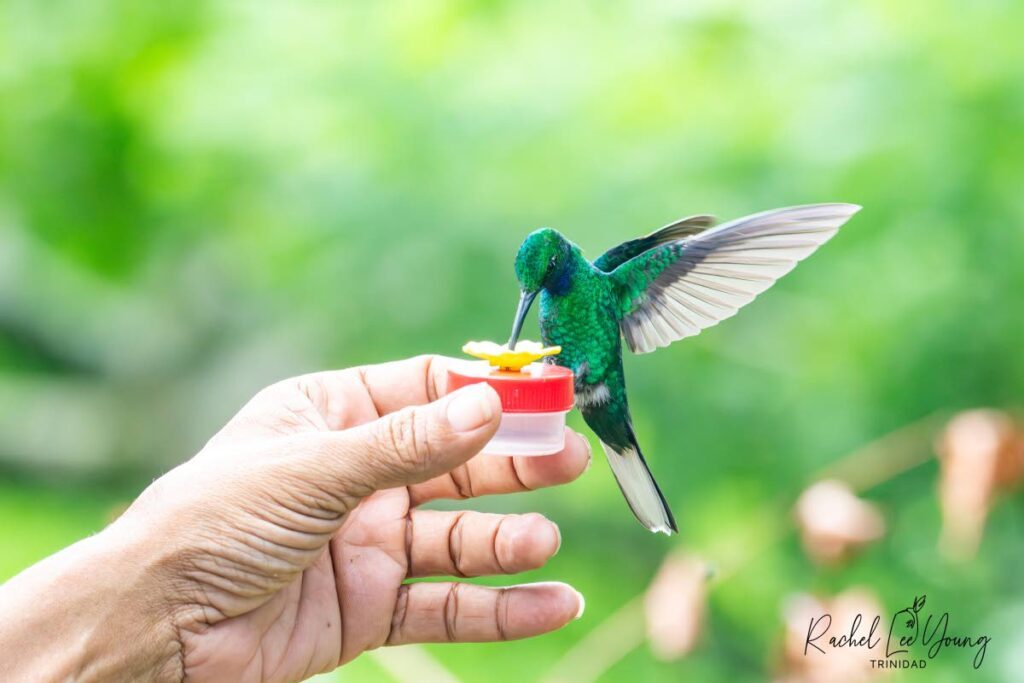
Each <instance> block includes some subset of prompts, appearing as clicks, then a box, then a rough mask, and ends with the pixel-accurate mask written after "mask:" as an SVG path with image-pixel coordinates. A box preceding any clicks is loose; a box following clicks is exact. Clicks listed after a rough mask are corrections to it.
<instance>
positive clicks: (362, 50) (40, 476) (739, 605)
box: [0, 0, 1024, 681]
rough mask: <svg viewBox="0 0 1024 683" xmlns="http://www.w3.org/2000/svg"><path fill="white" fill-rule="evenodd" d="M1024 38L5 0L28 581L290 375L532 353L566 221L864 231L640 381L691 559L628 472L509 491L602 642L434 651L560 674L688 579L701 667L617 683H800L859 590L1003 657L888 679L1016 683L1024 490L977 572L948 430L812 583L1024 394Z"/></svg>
mask: <svg viewBox="0 0 1024 683" xmlns="http://www.w3.org/2000/svg"><path fill="white" fill-rule="evenodd" d="M1022 30H1024V3H1019V2H1012V0H981V1H978V2H951V1H945V0H938V1H936V0H930V1H928V2H925V1H923V0H907V1H904V2H899V3H893V2H888V1H885V0H869V1H866V2H858V3H839V2H833V3H819V2H810V1H808V0H783V1H780V2H771V3H759V2H735V1H734V2H718V1H713V0H698V1H696V2H668V1H667V0H661V1H652V2H638V3H612V2H601V1H598V2H564V3H558V2H538V1H536V0H533V1H530V0H527V1H525V2H487V1H476V2H472V1H464V2H450V3H449V2H435V1H429V0H424V1H417V2H394V3H360V2H351V3H329V2H316V1H313V2H305V3H289V2H277V1H268V2H249V3H246V2H231V1H221V2H218V1H203V2H201V1H197V0H177V1H176V2H167V3H154V2H149V3H146V2H138V1H129V0H123V1H121V0H94V1H91V2H83V1H79V0H55V1H54V2H46V3H40V2H32V1H30V0H0V468H2V469H0V472H2V474H0V529H2V532H0V578H5V577H8V576H11V575H12V574H14V573H16V572H17V571H19V570H20V569H22V568H23V567H25V566H27V565H28V564H30V563H31V562H33V561H35V560H37V559H39V558H40V557H42V556H45V555H46V554H48V553H50V552H52V551H54V550H56V549H57V548H59V547H61V546H62V545H64V544H67V543H69V542H71V541H73V540H74V539H76V538H79V537H81V536H83V535H86V534H89V533H91V532H94V531H96V530H98V529H100V528H101V527H102V526H103V525H104V524H105V522H106V520H107V519H108V518H109V516H110V515H111V514H113V513H112V511H113V510H115V509H116V508H117V506H118V505H120V504H121V503H123V502H124V501H126V500H130V499H131V497H132V496H133V495H134V494H135V493H136V492H137V491H138V490H139V489H140V487H142V486H144V485H145V483H146V482H148V481H149V480H150V479H151V478H152V477H153V476H155V475H157V474H158V473H160V472H161V471H164V470H165V469H166V468H168V467H170V466H172V465H173V464H174V463H177V462H180V461H181V460H183V459H185V458H188V457H189V456H190V455H191V454H192V453H194V452H195V451H196V450H197V449H198V448H200V447H201V446H202V444H203V443H204V441H205V439H206V438H208V437H209V436H210V435H211V434H212V433H213V432H214V431H215V430H216V429H217V428H218V426H219V425H221V424H222V423H223V422H224V421H225V420H226V419H227V418H228V417H229V416H230V415H231V414H232V413H233V412H234V411H235V410H236V409H237V408H238V407H239V406H240V405H241V404H242V403H243V402H244V401H245V400H246V399H247V397H249V396H250V395H251V394H252V393H253V392H255V391H256V390H257V389H258V388H260V387H262V386H264V385H266V384H267V383H270V382H272V381H274V380H276V379H279V378H282V377H285V376H288V375H291V374H295V373H301V372H306V371H311V370H316V369H322V368H330V367H340V366H348V365H352V364H357V363H368V362H376V361H383V360H387V359H391V358H397V357H404V356H410V355H414V354H419V353H424V352H440V353H447V354H457V353H458V349H459V347H460V346H461V344H462V343H463V342H464V341H465V340H467V339H470V338H490V339H497V340H501V339H503V338H504V335H505V334H507V328H508V325H509V323H510V321H511V315H512V312H513V308H514V306H515V301H516V296H517V291H516V286H515V282H514V277H513V273H512V267H511V266H512V258H513V255H514V251H515V249H516V247H517V246H518V243H519V241H520V240H521V239H522V238H523V236H524V235H525V234H526V233H527V232H528V231H530V230H532V229H534V228H536V227H539V226H542V225H550V226H553V227H556V228H558V229H560V230H562V231H563V232H564V233H566V234H567V235H568V236H569V237H570V238H572V239H574V240H575V241H576V242H577V243H578V244H579V245H580V246H581V247H583V249H584V250H585V252H586V253H587V255H588V256H590V257H591V258H593V257H595V256H597V255H598V254H600V253H601V251H602V250H603V249H605V248H607V247H609V246H611V245H613V244H616V243H618V242H620V241H623V240H625V239H628V238H631V237H634V236H637V235H639V234H642V233H645V232H648V231H649V230H651V229H653V228H655V227H657V226H659V225H661V224H663V223H665V222H668V221H669V220H671V219H674V218H677V217H679V216H681V215H684V214H688V213H700V212H708V213H714V214H716V215H717V216H719V217H720V218H723V219H728V218H732V217H736V216H740V215H743V214H746V213H750V212H754V211H759V210H763V209H767V208H773V207H776V206H784V205H789V204H799V203H810V202H817V201H849V202H855V203H858V204H862V205H863V206H864V210H863V211H862V212H861V213H860V214H859V215H857V216H856V217H855V218H854V219H853V220H852V221H851V222H850V224H849V226H848V227H847V228H845V229H844V230H843V231H841V232H840V233H839V235H838V236H837V237H836V238H835V239H834V240H833V241H832V242H830V243H829V244H827V245H826V246H825V247H824V248H823V249H822V250H821V251H820V252H819V253H818V254H816V255H815V256H814V257H812V258H811V259H809V260H808V261H807V262H806V263H804V264H802V265H801V266H800V267H799V268H798V269H797V270H796V271H795V272H794V273H793V274H792V275H790V276H788V277H787V278H785V280H784V281H783V282H781V283H780V284H779V285H778V286H776V287H775V288H773V289H772V290H771V291H770V292H768V293H767V294H765V295H764V296H762V297H760V298H759V299H758V300H757V301H756V302H755V303H753V304H751V305H750V306H749V307H748V308H747V309H745V310H744V311H743V312H742V313H741V314H740V315H738V316H737V317H736V318H734V319H731V320H729V321H727V322H725V323H723V324H722V325H720V326H718V327H715V328H712V329H710V330H708V331H706V332H704V333H703V334H701V335H700V336H699V337H697V338H694V339H690V340H687V341H685V342H683V343H680V344H678V345H675V346H673V347H672V348H669V349H664V350H661V351H659V352H658V353H656V354H653V355H647V356H641V357H630V358H627V360H626V370H627V376H628V380H629V386H630V395H631V401H632V406H633V411H634V414H635V420H636V426H637V430H638V433H639V435H640V439H641V443H642V444H644V446H645V449H646V452H647V453H648V457H649V460H650V462H651V465H652V467H653V469H654V471H655V473H656V474H657V475H658V478H659V480H660V481H661V483H662V485H663V488H664V489H665V491H666V494H667V497H668V498H669V499H670V501H671V502H672V503H673V506H674V508H675V512H676V516H677V518H678V519H679V523H680V530H681V533H680V535H679V536H678V537H676V538H673V539H671V540H667V539H666V538H664V537H661V536H658V537H654V536H651V535H649V534H647V533H646V532H645V531H643V530H642V529H641V528H640V527H639V526H638V525H637V524H636V523H635V522H634V520H633V519H632V517H631V515H630V514H629V512H628V510H627V509H626V507H625V505H624V504H623V502H622V501H621V499H620V497H619V493H618V490H617V488H616V486H615V484H614V483H613V480H612V478H611V475H610V473H609V472H608V470H607V468H606V467H605V466H604V465H603V463H598V465H597V466H595V467H594V468H592V469H591V470H590V471H589V472H588V473H587V475H586V476H585V477H583V478H582V479H581V480H580V481H579V482H577V483H574V484H572V485H571V486H568V487H564V488H561V489H558V490H551V491H544V492H537V493H530V494H527V495H517V496H511V497H503V498H501V499H490V500H481V501H479V502H478V503H477V504H478V505H479V506H480V507H481V508H486V509H492V510H509V511H511V510H540V511H542V512H544V513H545V514H547V515H549V516H550V517H552V518H553V519H554V520H556V521H557V522H558V523H559V524H560V525H561V528H562V533H563V536H564V539H565V540H564V544H563V547H562V550H561V552H560V553H559V555H558V556H556V557H555V558H554V559H553V560H552V562H551V563H550V564H549V565H548V567H546V568H545V569H543V570H541V571H537V572H534V573H533V574H532V575H530V576H529V577H528V578H530V579H535V580H540V579H548V578H559V579H563V580H567V581H570V582H571V583H573V584H574V585H576V586H577V587H578V588H579V589H580V590H581V591H582V592H583V593H584V594H585V595H586V597H587V613H586V615H585V617H584V618H583V619H582V620H581V621H579V622H575V623H573V624H572V625H570V626H569V627H567V628H566V629H564V630H563V631H561V632H559V633H557V634H553V635H549V636H546V637H543V638H539V639H536V640H533V641H527V642H520V643H512V644H503V645H480V646H452V647H433V646H432V647H429V648H426V650H425V653H426V655H427V656H429V657H432V658H434V659H435V660H436V662H437V663H438V664H439V665H440V666H443V667H444V668H445V669H447V670H448V671H449V672H451V673H452V674H453V675H455V676H457V677H460V678H462V679H464V680H493V681H523V680H535V679H539V678H541V677H543V676H544V675H545V674H547V673H548V672H550V671H551V670H552V667H553V666H555V665H556V662H558V660H559V659H560V657H561V656H563V654H564V653H565V652H566V651H568V650H570V649H571V648H572V647H574V645H577V644H578V643H580V642H582V639H583V638H585V637H586V636H587V634H588V633H590V632H591V631H592V629H594V628H595V627H598V625H599V624H602V622H603V621H604V620H605V619H606V618H607V617H608V616H609V615H612V614H614V613H615V612H616V610H617V609H619V608H620V607H621V606H622V605H624V604H627V603H628V601H630V600H631V599H632V598H633V597H635V596H636V595H638V594H640V593H641V592H642V591H643V590H644V588H645V586H646V585H647V584H648V582H649V581H650V579H651V576H652V575H653V573H654V571H655V570H656V568H657V567H658V564H659V561H660V559H661V558H662V557H663V555H664V554H665V553H666V552H667V551H668V550H669V549H672V548H686V549H689V550H691V551H693V552H697V553H701V554H702V555H703V556H704V557H706V558H707V559H708V560H710V561H711V562H712V563H715V564H721V565H723V566H728V567H730V568H731V569H730V573H729V575H728V576H727V577H725V578H723V580H721V581H720V582H718V583H716V584H714V585H713V588H712V589H711V592H710V606H709V613H708V623H707V625H706V629H705V630H706V632H705V634H704V637H703V639H702V642H701V645H700V647H699V648H698V649H697V650H696V651H695V652H694V653H693V654H692V655H691V656H689V657H687V658H685V659H683V660H681V661H679V662H675V663H663V662H658V661H657V660H656V659H654V658H653V657H652V656H651V655H650V654H649V652H648V649H647V648H646V647H645V646H644V645H643V644H640V645H639V647H628V648H626V649H627V650H628V652H627V654H626V655H625V656H624V658H622V659H621V660H619V661H617V662H615V663H614V664H613V665H612V666H611V668H609V669H608V670H607V671H605V672H604V673H603V680H626V679H630V680H633V679H640V680H651V681H670V680H671V681H674V680H684V679H685V680H723V679H726V678H728V679H730V680H733V681H762V680H767V679H769V678H770V677H771V676H772V675H773V672H774V671H775V670H776V667H777V664H778V661H779V656H780V655H779V651H780V647H781V640H782V633H783V631H782V623H783V622H782V616H781V613H782V606H783V605H784V604H785V600H786V598H787V596H789V595H791V594H793V593H795V592H798V591H819V592H823V593H830V592H835V591H839V590H842V589H844V588H846V587H849V586H854V585H860V586H866V587H868V588H870V589H871V590H873V591H875V592H876V593H877V594H878V595H879V596H880V599H881V600H882V602H883V604H884V605H885V607H886V608H887V609H888V610H890V611H895V610H897V609H899V608H901V607H903V606H904V604H905V603H907V602H908V601H909V600H910V599H912V597H913V596H914V595H916V594H920V593H927V594H928V596H929V597H928V600H929V603H930V604H934V605H935V607H936V608H938V607H944V608H945V609H948V610H949V612H950V617H951V621H952V622H953V625H954V627H955V630H960V631H964V632H987V633H989V634H991V635H992V637H993V642H992V644H991V645H990V647H989V650H988V656H987V658H986V661H985V664H984V666H983V667H982V668H981V670H979V671H977V672H975V671H973V670H972V669H970V666H969V663H970V657H969V656H965V655H963V654H960V653H947V654H945V655H940V656H939V657H938V658H937V659H936V660H934V661H933V662H932V663H931V664H930V666H929V669H928V671H927V672H926V673H919V672H910V673H907V674H906V675H905V676H892V677H890V679H889V680H907V681H911V680H949V681H956V680H985V681H989V680H990V681H1010V680H1021V679H1022V678H1024V654H1022V652H1024V642H1022V638H1024V637H1022V635H1021V629H1020V623H1021V618H1022V616H1024V586H1022V584H1021V582H1020V566H1021V564H1022V562H1024V544H1022V543H1021V534H1022V531H1024V522H1022V520H1024V517H1022V513H1024V503H1022V501H1021V499H1020V498H1019V497H1015V498H1014V497H1011V498H1004V499H1002V500H1001V501H1000V502H998V503H997V505H996V506H995V508H994V509H993V511H992V515H991V518H990V520H989V526H988V530H987V534H986V536H985V539H984V541H983V543H982V546H981V549H980V552H979V553H978V556H977V557H976V558H975V559H974V560H973V561H971V562H968V563H960V564H951V563H949V562H947V561H946V560H944V559H943V558H942V556H941V555H940V554H939V553H938V551H937V550H936V539H937V537H938V533H939V521H940V518H939V507H938V502H937V500H936V495H935V482H936V479H937V473H938V466H937V463H936V462H935V461H934V460H933V459H930V458H929V451H930V449H931V447H932V444H931V437H930V436H927V435H926V437H925V438H921V439H918V440H917V441H915V442H914V445H912V446H911V447H910V449H911V450H913V449H917V450H918V451H920V452H919V453H916V454H910V455H911V456H912V457H919V458H920V459H921V460H922V463H923V464H921V465H920V466H918V467H915V468H913V469H911V470H909V471H908V472H906V473H904V474H901V475H899V476H897V477H895V478H892V479H890V480H888V481H887V482H885V483H883V484H882V485H879V486H876V487H873V488H871V489H870V490H868V491H867V492H865V496H866V497H867V498H868V499H870V500H873V501H876V502H878V503H879V504H880V506H881V508H882V509H883V511H884V512H885V514H886V517H887V521H888V524H889V533H888V535H887V536H886V538H885V539H884V540H883V541H881V542H880V543H878V544H876V545H875V546H873V547H872V548H870V549H868V551H867V552H866V553H865V554H864V555H862V556H861V557H860V558H858V559H857V560H856V561H855V562H853V563H851V564H849V565H847V566H846V567H844V568H841V569H837V570H821V569H818V568H816V567H815V565H813V564H811V563H810V562H809V561H808V560H807V559H806V558H805V557H804V554H803V552H802V550H801V548H800V546H799V544H798V543H797V541H796V540H795V536H794V535H793V534H792V533H790V532H789V531H788V527H789V525H790V521H789V512H788V510H789V506H790V505H791V504H792V501H793V500H794V499H795V497H796V495H797V494H798V493H799V491H800V490H801V488H802V487H803V486H804V485H806V484H807V483H809V482H810V481H812V480H813V479H814V478H815V476H816V475H817V473H819V472H820V471H821V470H822V468H824V467H826V466H828V465H829V464H830V463H832V462H834V461H836V460H837V459H839V458H841V457H843V456H845V455H847V454H849V453H851V452H855V451H857V449H859V448H860V447H862V446H864V445H865V444H868V443H871V442H872V441H874V440H875V439H878V438H879V437H882V436H884V435H885V434H887V433H889V432H891V431H893V430H896V429H899V428H901V427H902V426H904V425H907V424H910V423H914V422H915V421H917V420H920V419H922V418H927V416H930V415H935V414H944V413H946V412H949V411H954V410H956V409H958V408H962V407H967V406H976V405H993V406H1001V407H1012V406H1013V405H1015V404H1016V403H1017V402H1018V401H1019V400H1020V397H1021V395H1022V393H1024V353H1022V352H1021V348H1020V346H1021V342H1020V340H1021V338H1022V336H1024V315H1022V298H1021V296H1022V294H1024V268H1022V265H1024V233H1022V230H1021V223H1022V219H1024V193H1022V191H1021V189H1022V179H1024V134H1022V130H1024V128H1022V124H1024V41H1021V40H1020V33H1021V31H1022ZM526 336H527V337H530V338H536V336H537V333H536V323H535V321H531V323H530V326H529V327H528V328H527V333H526ZM573 420H575V423H574V424H575V426H576V427H578V428H580V427H581V426H582V423H581V422H580V421H579V420H578V417H577V416H573ZM904 455H906V454H904ZM764 538H778V539H779V540H778V541H775V542H772V543H768V544H766V545H764V547H761V546H760V545H758V544H757V543H755V541H760V540H763V539H764ZM637 627H638V628H639V626H637ZM624 637H625V639H626V641H631V640H633V639H634V638H636V634H635V633H632V632H630V633H627V634H625V636H624ZM638 640H639V639H638ZM382 661H383V660H375V659H373V658H371V657H366V658H362V659H361V660H359V661H357V662H356V663H355V664H353V665H352V666H350V667H348V668H346V669H343V670H342V671H341V672H340V673H339V674H335V676H336V677H337V679H338V680H355V681H358V680H378V679H380V678H381V677H386V676H388V675H392V674H389V673H387V671H386V667H385V666H383V665H382V664H381V662H382ZM569 673H570V674H571V673H572V672H569ZM968 675H969V677H968ZM581 677H582V673H581ZM569 678H570V679H571V678H572V676H569ZM330 680H334V678H330Z"/></svg>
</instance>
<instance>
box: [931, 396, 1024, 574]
mask: <svg viewBox="0 0 1024 683" xmlns="http://www.w3.org/2000/svg"><path fill="white" fill-rule="evenodd" d="M937 451H938V455H939V460H940V462H941V476H940V481H939V503H940V505H941V506H942V535H941V538H940V541H939V543H940V547H941V549H942V551H943V552H944V553H945V554H946V555H947V556H949V557H952V558H958V559H966V558H970V557H973V556H974V555H975V553H977V550H978V546H979V544H980V543H981V538H982V536H983V534H984V532H985V520H986V518H987V517H988V512H989V510H990V509H991V507H992V501H993V499H994V497H995V495H996V493H997V492H998V491H999V490H1002V489H1008V488H1012V487H1014V486H1016V485H1017V484H1019V483H1020V480H1021V476H1022V474H1024V434H1022V432H1021V429H1020V427H1019V426H1018V425H1017V424H1016V423H1015V422H1014V420H1013V418H1011V417H1010V416H1009V415H1008V414H1006V413H1004V412H1001V411H998V410H991V409H979V410H970V411H967V412H963V413H960V414H959V415H957V416H955V417H954V418H953V419H952V420H950V422H949V424H948V425H947V426H946V429H945V431H944V432H943V434H942V436H941V437H940V439H939V443H938V444H937Z"/></svg>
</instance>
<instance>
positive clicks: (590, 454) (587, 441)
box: [579, 434, 594, 472]
mask: <svg viewBox="0 0 1024 683" xmlns="http://www.w3.org/2000/svg"><path fill="white" fill-rule="evenodd" d="M579 437H580V438H581V439H583V443H584V444H585V445H586V447H587V466H586V467H584V468H583V471H584V472H586V471H587V470H589V469H590V466H591V465H593V464H594V449H593V448H591V446H590V439H588V438H587V437H585V436H583V435H582V434H580V435H579Z"/></svg>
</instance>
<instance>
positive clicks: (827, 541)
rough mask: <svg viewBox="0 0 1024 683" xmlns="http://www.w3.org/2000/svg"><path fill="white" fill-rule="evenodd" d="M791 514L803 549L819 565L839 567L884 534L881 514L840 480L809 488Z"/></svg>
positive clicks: (821, 483)
mask: <svg viewBox="0 0 1024 683" xmlns="http://www.w3.org/2000/svg"><path fill="white" fill-rule="evenodd" d="M794 513H795V516H796V520H797V524H798V526H799V527H800V536H801V540H802V541H803V546H804V550H805V551H806V552H807V554H808V556H810V558H811V559H813V560H814V561H815V562H818V563H819V564H827V565H835V564H840V563H842V562H844V561H845V560H847V559H849V558H850V556H851V555H853V554H854V553H855V552H856V551H857V550H859V549H860V548H862V547H863V546H864V545H866V544H868V543H870V542H872V541H875V540H877V539H879V538H881V537H882V536H883V535H884V534H885V519H884V518H883V517H882V513H881V512H879V511H878V509H877V508H876V507H875V506H874V505H872V504H871V503H868V502H866V501H863V500H861V499H860V498H858V497H857V495H856V494H854V492H853V491H852V490H851V489H850V487H849V486H848V485H846V484H845V483H843V482H841V481H836V480H826V481H819V482H817V483H815V484H813V485H811V486H810V487H809V488H807V489H806V490H805V491H804V492H803V493H802V494H801V495H800V498H799V499H797V502H796V507H795V510H794Z"/></svg>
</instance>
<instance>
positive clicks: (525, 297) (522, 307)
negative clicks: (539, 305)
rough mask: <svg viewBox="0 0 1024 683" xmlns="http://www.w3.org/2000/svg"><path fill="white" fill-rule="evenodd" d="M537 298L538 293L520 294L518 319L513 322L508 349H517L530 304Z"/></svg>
mask: <svg viewBox="0 0 1024 683" xmlns="http://www.w3.org/2000/svg"><path fill="white" fill-rule="evenodd" d="M536 297H537V292H521V293H520V294H519V307H518V308H516V319H515V320H514V321H513V322H512V336H510V337H509V338H508V348H510V349H514V348H516V342H517V341H519V332H520V331H521V330H522V329H523V321H524V320H526V314H527V313H529V312H530V304H532V303H533V300H534V299H535V298H536Z"/></svg>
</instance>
